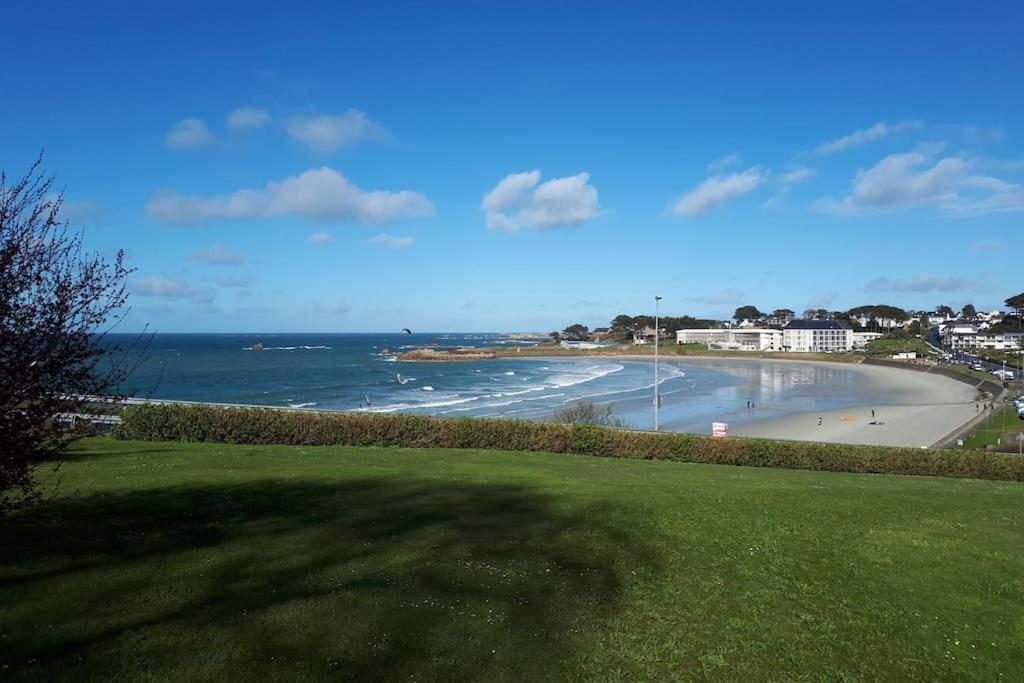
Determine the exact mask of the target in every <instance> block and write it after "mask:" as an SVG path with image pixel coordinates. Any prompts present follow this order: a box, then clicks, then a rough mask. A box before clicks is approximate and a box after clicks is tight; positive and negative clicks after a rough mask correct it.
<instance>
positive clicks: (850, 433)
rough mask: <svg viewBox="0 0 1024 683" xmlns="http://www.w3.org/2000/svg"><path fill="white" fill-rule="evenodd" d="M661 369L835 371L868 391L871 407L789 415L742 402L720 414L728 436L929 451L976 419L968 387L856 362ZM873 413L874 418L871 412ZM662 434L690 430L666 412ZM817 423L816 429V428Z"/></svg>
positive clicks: (702, 361)
mask: <svg viewBox="0 0 1024 683" xmlns="http://www.w3.org/2000/svg"><path fill="white" fill-rule="evenodd" d="M609 357H613V358H618V359H620V360H630V361H637V360H640V361H645V360H647V361H653V358H639V359H638V358H637V357H635V356H609ZM662 363H663V364H665V365H676V366H679V367H686V366H695V365H701V366H708V367H713V366H716V365H723V364H728V365H731V366H742V365H745V364H749V365H751V366H759V365H761V364H764V363H771V364H781V365H791V364H797V365H800V366H818V367H821V368H826V369H828V368H835V369H841V370H842V371H844V372H853V373H855V374H856V377H857V381H858V384H859V385H860V386H859V387H858V388H860V389H869V391H867V392H865V393H870V394H872V395H874V396H875V397H876V399H880V400H876V401H875V402H873V403H867V402H864V403H863V405H853V406H845V407H842V408H837V409H835V410H811V411H795V412H794V411H792V410H789V409H780V408H778V407H776V406H775V405H772V404H764V403H758V405H757V407H756V409H755V410H754V411H753V414H751V413H750V412H747V411H745V410H744V409H745V405H744V403H745V402H742V403H741V404H740V406H739V407H738V408H736V407H734V408H732V418H737V417H740V418H742V419H736V420H735V422H733V421H732V418H731V417H730V415H729V414H728V413H723V414H722V417H721V421H724V422H727V423H730V430H729V432H730V434H731V435H733V436H744V437H760V438H768V439H785V440H794V441H822V442H829V443H849V444H867V445H878V446H911V447H930V446H933V445H935V444H936V442H938V441H940V440H941V439H943V438H944V437H946V436H948V435H949V434H951V433H952V432H953V431H954V430H956V429H957V428H958V427H960V426H961V425H963V424H964V423H966V422H967V421H968V420H970V419H972V418H974V417H975V416H976V415H977V414H978V411H977V408H976V405H977V400H976V399H977V390H976V389H975V388H974V387H972V386H971V385H970V384H967V383H964V382H959V381H957V380H954V379H950V378H948V377H944V376H942V375H932V374H927V373H921V372H913V371H909V370H903V369H900V368H892V367H884V366H877V365H862V364H859V363H828V362H823V361H801V360H791V359H779V360H764V359H745V358H729V359H722V358H714V357H699V356H690V357H687V358H686V359H685V360H681V359H679V358H675V357H672V356H669V357H667V358H664V359H662ZM872 410H873V411H874V417H872V412H871V411H872ZM663 415H664V418H666V419H665V420H664V422H663V427H662V428H663V429H664V430H666V431H691V429H690V428H687V427H685V426H683V425H677V424H675V423H674V422H673V420H672V418H671V412H670V410H665V409H663ZM818 418H821V424H820V425H819V424H818Z"/></svg>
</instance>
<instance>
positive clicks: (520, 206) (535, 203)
mask: <svg viewBox="0 0 1024 683" xmlns="http://www.w3.org/2000/svg"><path fill="white" fill-rule="evenodd" d="M540 177H541V175H540V171H529V172H525V173H511V174H509V175H507V176H505V177H504V178H502V180H501V181H500V182H499V183H498V184H497V185H495V186H494V188H493V189H492V190H491V191H490V192H488V193H487V194H486V195H484V198H483V200H482V201H481V202H480V208H481V210H482V211H483V212H484V215H485V217H486V220H487V227H488V228H490V229H492V230H502V231H504V232H516V231H518V230H519V229H520V228H521V227H522V226H524V225H526V226H530V227H533V228H536V229H538V230H548V229H552V228H563V227H567V226H572V225H580V224H582V223H585V222H586V221H588V220H591V219H592V218H596V217H597V216H598V215H599V214H600V213H601V206H600V203H599V201H598V195H597V188H595V187H594V186H593V185H591V184H590V174H588V173H580V174H577V175H574V176H567V177H565V178H554V179H552V180H548V181H547V182H544V183H540ZM538 183H540V184H539V185H538Z"/></svg>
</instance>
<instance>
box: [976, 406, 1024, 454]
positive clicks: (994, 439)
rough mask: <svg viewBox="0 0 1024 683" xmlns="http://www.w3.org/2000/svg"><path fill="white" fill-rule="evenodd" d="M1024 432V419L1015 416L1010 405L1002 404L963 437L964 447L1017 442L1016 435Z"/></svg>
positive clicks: (1015, 413) (1015, 410) (1013, 409)
mask: <svg viewBox="0 0 1024 683" xmlns="http://www.w3.org/2000/svg"><path fill="white" fill-rule="evenodd" d="M1021 432H1024V420H1021V419H1020V418H1019V417H1017V409H1016V408H1014V407H1013V406H1012V405H1006V406H1002V407H1001V408H998V409H996V410H995V411H994V412H993V413H992V417H990V418H989V419H987V420H985V422H983V423H982V424H981V425H980V426H979V427H978V429H977V430H975V432H974V433H973V434H971V435H970V436H969V437H967V438H966V439H964V448H985V446H989V445H992V446H995V445H999V444H1001V443H1002V444H1005V443H1014V444H1015V443H1017V435H1018V434H1020V433H1021Z"/></svg>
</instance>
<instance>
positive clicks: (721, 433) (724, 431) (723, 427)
mask: <svg viewBox="0 0 1024 683" xmlns="http://www.w3.org/2000/svg"><path fill="white" fill-rule="evenodd" d="M711 436H717V437H719V438H723V439H724V438H725V437H727V436H729V423H728V422H712V423H711Z"/></svg>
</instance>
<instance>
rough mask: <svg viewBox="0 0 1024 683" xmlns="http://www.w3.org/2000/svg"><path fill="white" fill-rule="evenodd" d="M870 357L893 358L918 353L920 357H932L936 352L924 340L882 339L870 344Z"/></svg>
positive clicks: (897, 337) (906, 338) (898, 337)
mask: <svg viewBox="0 0 1024 683" xmlns="http://www.w3.org/2000/svg"><path fill="white" fill-rule="evenodd" d="M867 352H868V355H870V356H891V355H893V354H897V353H916V354H917V355H918V356H924V357H928V356H932V355H934V354H935V351H933V350H932V348H931V347H930V346H928V345H927V344H926V343H925V342H924V340H923V339H920V338H919V337H912V336H894V337H882V338H880V339H876V340H874V341H872V342H869V343H868V348H867Z"/></svg>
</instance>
